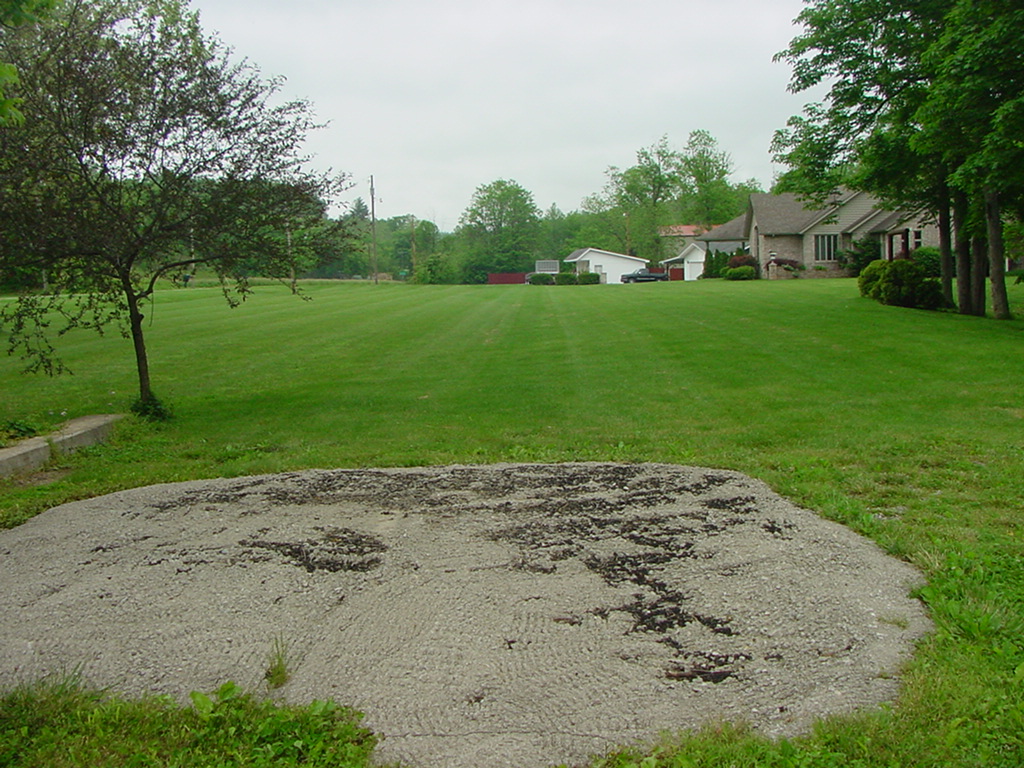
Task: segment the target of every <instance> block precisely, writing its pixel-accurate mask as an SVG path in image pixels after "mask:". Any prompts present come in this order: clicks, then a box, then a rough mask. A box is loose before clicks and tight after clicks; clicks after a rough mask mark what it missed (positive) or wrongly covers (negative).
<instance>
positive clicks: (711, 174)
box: [679, 130, 762, 229]
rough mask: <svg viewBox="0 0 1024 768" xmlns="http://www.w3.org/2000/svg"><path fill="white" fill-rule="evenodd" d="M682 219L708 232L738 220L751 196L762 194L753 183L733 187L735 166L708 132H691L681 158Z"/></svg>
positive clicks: (746, 182) (755, 182)
mask: <svg viewBox="0 0 1024 768" xmlns="http://www.w3.org/2000/svg"><path fill="white" fill-rule="evenodd" d="M679 165H680V170H681V173H682V184H681V189H682V191H683V192H684V194H683V197H682V199H681V208H682V219H683V221H684V222H685V223H686V224H700V225H702V226H704V227H705V228H707V229H710V228H711V227H712V226H714V225H716V224H723V223H725V222H726V221H729V219H732V218H734V217H735V216H737V215H738V214H739V213H740V212H741V211H742V210H743V209H744V207H745V206H746V204H747V200H748V199H749V197H750V194H751V193H752V192H761V191H762V189H761V187H760V185H759V184H758V183H757V181H756V180H754V179H748V180H747V181H745V182H742V183H741V184H733V183H732V182H731V181H730V180H729V177H730V176H731V175H732V173H733V170H734V166H733V162H732V157H731V156H730V154H729V153H728V152H726V151H725V150H723V149H721V148H719V146H718V140H717V139H716V138H715V137H714V136H712V135H711V134H710V133H709V132H708V131H704V130H698V131H692V132H691V133H690V136H689V138H688V140H687V142H686V146H685V147H684V148H683V151H682V154H681V157H680V162H679Z"/></svg>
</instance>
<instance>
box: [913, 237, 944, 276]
mask: <svg viewBox="0 0 1024 768" xmlns="http://www.w3.org/2000/svg"><path fill="white" fill-rule="evenodd" d="M910 260H911V261H913V262H914V263H916V264H920V265H921V266H922V267H924V273H925V276H926V277H941V276H942V254H941V253H940V252H939V249H938V248H933V247H932V246H930V245H925V246H922V247H920V248H917V249H915V250H913V251H911V253H910Z"/></svg>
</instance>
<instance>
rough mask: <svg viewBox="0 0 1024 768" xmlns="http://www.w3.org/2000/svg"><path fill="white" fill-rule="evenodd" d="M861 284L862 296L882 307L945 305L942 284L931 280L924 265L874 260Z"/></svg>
mask: <svg viewBox="0 0 1024 768" xmlns="http://www.w3.org/2000/svg"><path fill="white" fill-rule="evenodd" d="M857 282H858V286H859V287H860V292H861V295H862V296H869V297H870V298H872V299H875V300H877V301H880V302H881V303H882V304H889V305H890V306H894V307H916V308H918V309H938V308H939V307H941V306H942V304H943V300H942V289H941V287H940V286H939V282H938V281H937V280H936V279H935V278H932V277H928V275H927V274H926V271H925V268H924V267H922V266H921V265H920V264H917V263H915V262H913V261H910V260H908V259H897V260H896V261H882V260H881V259H878V260H876V261H873V262H871V263H870V264H868V266H867V267H865V268H864V270H863V271H862V272H861V274H860V278H859V279H858V281H857Z"/></svg>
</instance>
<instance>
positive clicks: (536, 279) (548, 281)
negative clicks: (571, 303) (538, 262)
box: [530, 272, 555, 285]
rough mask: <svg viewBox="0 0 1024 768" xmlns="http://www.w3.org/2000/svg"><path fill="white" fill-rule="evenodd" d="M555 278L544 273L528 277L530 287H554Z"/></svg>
mask: <svg viewBox="0 0 1024 768" xmlns="http://www.w3.org/2000/svg"><path fill="white" fill-rule="evenodd" d="M554 284H555V276H554V275H549V274H547V273H545V272H538V273H537V274H535V275H530V285H554Z"/></svg>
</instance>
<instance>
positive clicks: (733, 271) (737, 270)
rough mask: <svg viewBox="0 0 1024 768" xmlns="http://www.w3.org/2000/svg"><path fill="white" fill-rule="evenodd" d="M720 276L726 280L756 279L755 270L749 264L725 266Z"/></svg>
mask: <svg viewBox="0 0 1024 768" xmlns="http://www.w3.org/2000/svg"><path fill="white" fill-rule="evenodd" d="M722 277H724V278H725V279H726V280H756V279H757V270H756V269H755V268H754V267H752V266H750V265H749V264H745V265H743V266H741V267H732V268H730V267H726V268H725V269H723V270H722Z"/></svg>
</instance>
